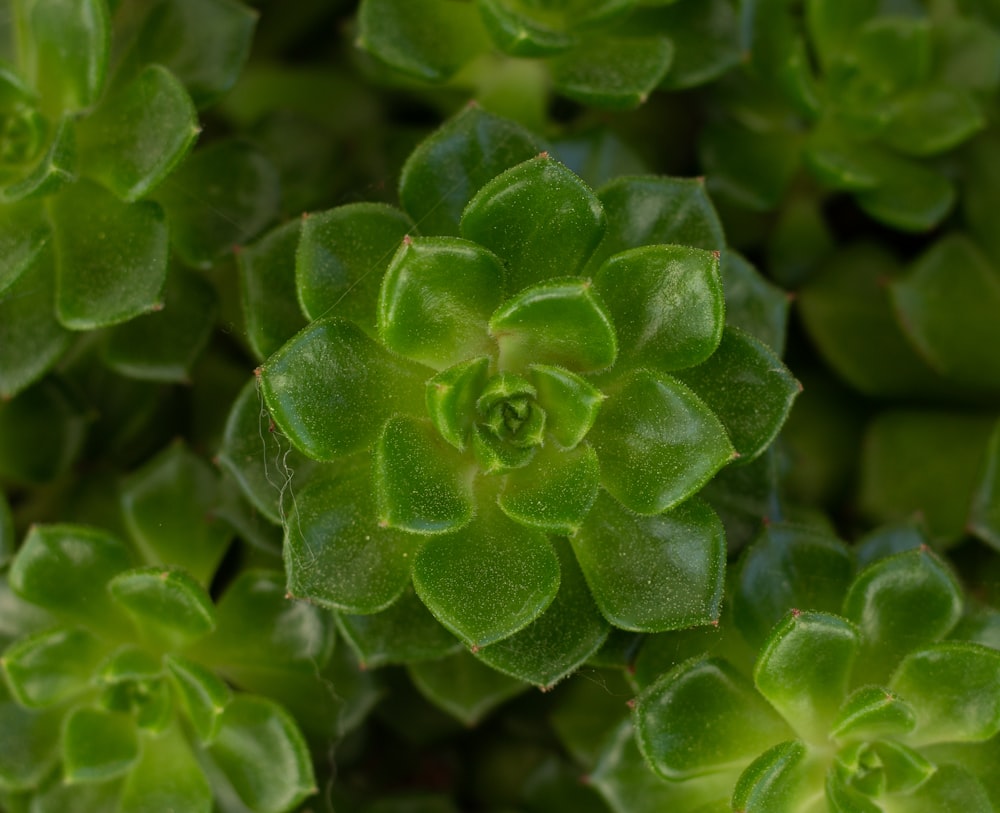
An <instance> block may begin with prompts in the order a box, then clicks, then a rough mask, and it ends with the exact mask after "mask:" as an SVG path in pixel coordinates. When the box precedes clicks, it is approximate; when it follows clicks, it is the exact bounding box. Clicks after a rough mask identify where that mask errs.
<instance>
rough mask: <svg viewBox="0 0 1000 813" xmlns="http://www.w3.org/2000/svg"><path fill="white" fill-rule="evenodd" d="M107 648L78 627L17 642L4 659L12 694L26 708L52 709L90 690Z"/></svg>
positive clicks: (44, 633) (50, 631)
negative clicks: (55, 704) (56, 704)
mask: <svg viewBox="0 0 1000 813" xmlns="http://www.w3.org/2000/svg"><path fill="white" fill-rule="evenodd" d="M104 654H105V649H104V647H103V646H102V645H101V642H100V641H98V640H97V639H96V638H95V637H94V636H93V635H91V634H90V633H89V632H87V631H86V630H82V629H78V628H62V627H57V628H56V629H54V630H49V631H47V632H42V633H38V634H35V635H30V636H27V637H24V638H21V639H19V640H18V641H16V642H15V643H14V644H13V646H11V647H9V648H8V649H7V650H6V651H5V652H4V653H3V658H2V659H0V664H2V666H3V670H4V672H5V674H6V677H7V683H8V685H9V686H10V689H11V692H12V693H13V694H14V696H15V697H16V698H17V700H18V702H19V703H21V704H22V705H25V706H29V707H41V706H49V705H52V704H54V703H60V702H62V701H63V700H66V699H67V698H69V697H73V696H74V695H79V694H82V693H83V692H85V691H86V690H87V689H88V688H90V686H91V684H92V681H93V677H94V674H93V673H94V669H95V668H96V667H97V664H98V662H99V661H100V659H101V658H102V657H104Z"/></svg>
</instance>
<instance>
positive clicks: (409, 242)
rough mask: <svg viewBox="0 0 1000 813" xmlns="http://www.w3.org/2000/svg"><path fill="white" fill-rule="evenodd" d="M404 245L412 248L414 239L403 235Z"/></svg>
mask: <svg viewBox="0 0 1000 813" xmlns="http://www.w3.org/2000/svg"><path fill="white" fill-rule="evenodd" d="M403 245H404V246H412V245H413V238H412V237H410V235H408V234H404V235H403Z"/></svg>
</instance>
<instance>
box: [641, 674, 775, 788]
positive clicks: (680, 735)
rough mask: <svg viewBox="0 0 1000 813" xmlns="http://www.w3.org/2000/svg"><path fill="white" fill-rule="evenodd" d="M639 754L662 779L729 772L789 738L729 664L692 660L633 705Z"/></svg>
mask: <svg viewBox="0 0 1000 813" xmlns="http://www.w3.org/2000/svg"><path fill="white" fill-rule="evenodd" d="M635 720H636V737H637V739H638V741H639V748H640V750H641V751H642V753H643V756H644V757H645V758H646V760H647V761H648V762H649V764H650V765H651V766H652V767H653V769H654V770H655V771H656V772H657V773H658V774H660V775H661V776H663V777H664V778H666V779H674V780H685V779H689V778H692V777H697V776H700V775H703V774H707V773H713V772H716V771H721V770H725V769H730V768H732V767H734V766H736V765H739V764H740V763H744V764H745V761H746V760H748V759H751V758H753V757H755V756H757V755H758V754H760V753H761V751H763V750H765V749H766V748H768V747H770V746H772V745H774V744H776V743H778V742H781V741H782V740H785V739H787V738H788V735H789V734H790V731H789V729H788V727H787V726H786V724H785V722H784V720H782V719H781V717H779V716H778V714H777V713H776V712H775V711H774V709H772V708H771V707H770V706H769V705H768V704H767V702H766V701H765V700H764V699H763V698H762V697H761V696H760V695H759V694H757V692H756V691H754V688H753V685H752V684H751V683H750V682H749V681H747V680H746V679H745V678H743V677H742V676H741V675H740V674H739V673H738V672H737V671H736V670H735V669H734V668H733V667H732V666H730V665H729V663H728V662H726V661H724V660H718V659H714V658H706V659H696V660H693V661H689V662H688V663H685V664H682V665H681V666H678V667H677V668H676V669H673V670H671V671H670V672H668V673H667V674H666V675H664V676H663V677H662V678H660V680H658V681H657V682H656V683H654V684H653V685H652V686H650V687H649V688H648V689H647V690H646V691H644V692H643V693H642V694H641V695H640V696H639V697H638V699H637V700H636V705H635Z"/></svg>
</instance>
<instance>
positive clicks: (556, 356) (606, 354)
mask: <svg viewBox="0 0 1000 813" xmlns="http://www.w3.org/2000/svg"><path fill="white" fill-rule="evenodd" d="M489 326H490V334H491V335H492V336H493V337H494V338H495V339H496V341H497V344H498V345H499V346H500V367H501V368H502V369H504V370H517V371H523V370H525V369H527V367H528V365H529V364H532V363H537V364H551V365H559V366H562V367H566V368H568V369H570V370H573V371H574V372H579V373H591V372H595V371H597V370H602V369H604V368H606V367H610V366H611V365H612V364H614V362H615V358H616V357H617V353H618V343H617V340H616V338H615V327H614V325H613V324H612V322H611V318H610V316H609V314H608V312H607V310H606V309H605V306H604V304H603V303H602V301H601V300H600V298H599V297H597V296H596V293H595V291H594V290H593V286H592V285H591V283H590V281H589V280H585V279H580V278H574V279H559V280H550V281H548V282H543V283H541V284H539V285H534V286H532V287H530V288H528V289H527V290H524V291H521V293H519V294H517V295H516V296H515V297H514V298H513V299H510V300H508V301H507V302H505V303H504V304H503V305H501V306H500V307H499V308H498V309H497V310H496V312H495V313H494V314H493V315H492V317H491V318H490V322H489Z"/></svg>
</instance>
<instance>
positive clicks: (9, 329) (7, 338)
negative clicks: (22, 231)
mask: <svg viewBox="0 0 1000 813" xmlns="http://www.w3.org/2000/svg"><path fill="white" fill-rule="evenodd" d="M2 243H3V237H2V236H0V252H2V250H3V245H2ZM71 335H72V334H70V332H69V331H68V330H66V328H64V327H63V326H62V325H61V324H59V322H58V320H57V319H56V317H55V265H54V257H53V254H52V252H51V251H43V252H42V253H41V255H40V256H36V258H35V259H34V262H33V263H32V264H31V265H30V266H29V267H28V268H27V269H25V270H24V271H23V272H22V273H21V274H20V275H19V276H18V278H17V281H16V282H14V284H13V285H11V286H10V287H9V288H6V289H4V290H3V291H2V292H0V398H8V399H9V398H13V397H14V396H15V395H17V394H18V393H19V392H21V391H22V390H23V389H24V388H25V387H27V386H29V385H30V384H32V383H34V382H35V381H36V380H37V379H38V378H40V377H41V376H42V374H43V373H45V371H46V370H48V369H49V368H50V367H51V366H52V365H53V364H55V363H56V361H57V360H58V359H59V357H60V356H61V355H62V354H63V351H64V350H65V349H66V347H67V346H68V345H69V343H70V338H71Z"/></svg>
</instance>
